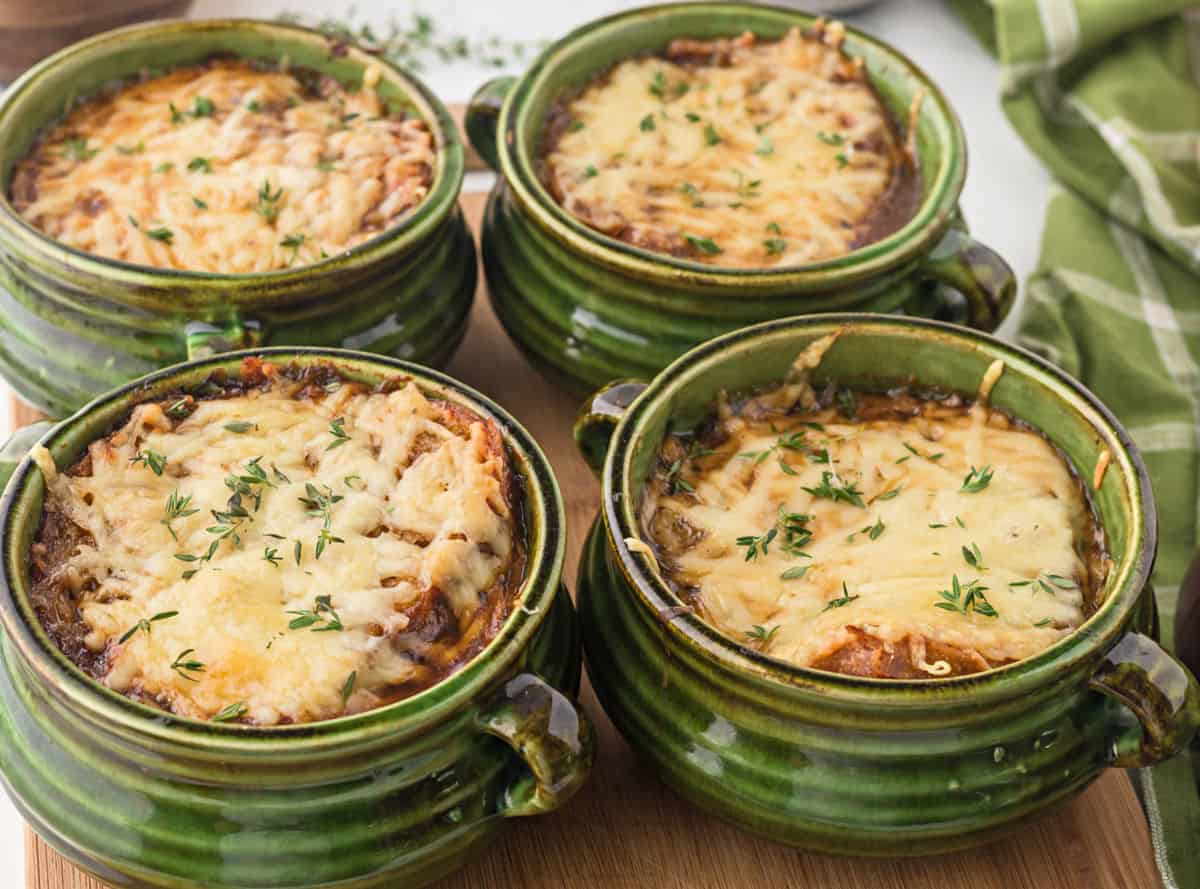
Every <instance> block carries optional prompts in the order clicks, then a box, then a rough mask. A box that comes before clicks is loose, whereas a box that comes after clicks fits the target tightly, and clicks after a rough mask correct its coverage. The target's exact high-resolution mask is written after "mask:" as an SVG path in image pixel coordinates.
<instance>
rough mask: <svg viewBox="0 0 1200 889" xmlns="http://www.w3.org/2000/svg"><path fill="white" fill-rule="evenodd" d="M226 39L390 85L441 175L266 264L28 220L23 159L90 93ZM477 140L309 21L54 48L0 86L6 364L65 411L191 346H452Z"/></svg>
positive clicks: (16, 381) (210, 25)
mask: <svg viewBox="0 0 1200 889" xmlns="http://www.w3.org/2000/svg"><path fill="white" fill-rule="evenodd" d="M217 53H225V54H230V53H232V54H234V55H236V56H239V57H242V58H247V59H254V60H261V61H265V62H271V63H278V61H279V60H280V59H281V58H283V57H285V56H286V57H287V58H288V59H289V60H290V62H291V64H293V65H302V66H306V67H309V68H313V69H316V70H318V71H321V72H323V73H326V74H329V75H331V76H333V77H335V78H337V79H338V80H339V81H341V82H342V83H344V84H346V85H347V86H350V87H357V85H358V84H359V83H360V81H361V80H362V75H363V72H364V71H365V70H366V68H367V66H369V65H376V66H378V67H379V68H380V69H381V71H382V76H381V78H380V86H379V90H380V94H381V95H382V97H383V98H384V99H385V101H388V102H389V104H391V105H392V106H394V107H396V108H399V107H401V106H407V107H408V108H409V109H410V110H413V111H415V113H417V114H419V115H420V116H421V117H422V118H424V119H425V120H426V121H427V122H428V123H429V125H430V128H431V130H432V132H433V133H434V135H435V138H436V142H437V146H438V160H437V165H436V169H435V170H434V182H433V187H432V189H431V191H430V194H429V195H428V197H426V198H425V200H424V201H422V202H421V204H419V205H418V206H417V207H416V208H415V209H414V210H412V211H411V212H410V215H409V216H407V218H406V219H405V220H404V221H402V222H401V223H400V224H399V225H397V226H395V227H393V228H390V229H388V230H387V231H386V232H384V233H383V234H381V235H380V236H378V237H376V238H374V239H373V240H371V241H368V242H367V243H365V244H362V245H360V246H358V247H355V248H354V249H352V250H349V251H347V252H346V253H342V254H339V255H337V256H335V257H332V258H330V259H328V260H325V261H323V262H320V263H317V264H315V265H309V266H303V267H300V268H296V269H286V270H283V271H277V272H266V273H260V274H251V275H217V274H208V273H203V272H183V271H174V270H167V269H153V268H147V267H145V266H136V265H130V264H128V263H123V262H118V261H115V260H110V259H105V258H103V257H98V256H94V255H91V254H86V253H82V252H80V251H77V250H74V249H72V248H69V247H66V246H64V245H62V244H59V243H57V242H55V241H54V240H52V239H50V238H48V237H46V236H45V235H43V234H41V233H40V232H38V231H37V230H36V229H34V228H32V227H31V226H29V225H27V224H26V223H25V222H24V221H23V220H22V219H21V218H20V217H19V216H18V215H17V214H16V213H15V211H14V210H13V208H12V206H11V205H10V204H9V202H8V201H7V195H8V190H9V183H10V181H11V177H12V174H13V167H14V164H15V163H16V162H17V161H19V160H20V159H21V158H22V157H23V156H24V155H25V154H26V152H27V151H28V149H29V146H30V145H31V144H32V143H33V141H34V140H35V139H36V138H37V136H38V134H39V133H40V132H41V131H42V130H43V128H44V127H45V126H46V125H47V124H50V123H53V122H54V121H56V120H57V119H58V118H59V117H60V116H61V115H62V114H63V111H64V108H66V107H68V106H69V104H70V103H71V101H72V100H73V99H75V98H77V97H81V96H88V95H90V94H92V93H95V92H96V91H97V90H99V89H100V88H102V87H103V86H105V85H107V84H111V83H113V82H115V81H119V80H121V79H124V78H128V77H132V76H136V75H137V74H138V73H139V72H142V71H144V70H160V71H161V70H169V69H171V68H175V67H178V66H181V65H189V64H197V63H200V62H203V61H204V60H205V59H208V58H210V57H212V56H213V55H214V54H217ZM462 176H463V146H462V143H461V141H460V139H459V137H458V135H457V128H456V127H455V126H454V124H453V122H452V121H451V120H450V118H449V116H448V115H447V112H446V109H445V108H444V107H443V105H442V104H441V102H439V101H438V100H437V98H435V97H434V96H433V94H432V93H430V92H429V90H428V89H426V88H425V87H424V86H423V85H422V84H421V83H420V82H419V81H417V80H416V79H415V78H413V77H411V76H410V75H408V74H406V73H404V72H402V71H401V70H399V69H397V68H395V67H393V66H391V65H389V64H387V63H386V62H384V61H382V60H380V59H378V58H377V57H375V56H371V55H369V54H367V53H365V52H363V51H361V50H358V49H353V48H348V47H346V46H344V45H338V44H335V43H333V42H331V40H330V39H329V38H327V37H325V36H324V35H321V34H319V33H317V32H315V31H310V30H307V29H304V28H298V27H294V26H290V25H282V24H276V23H271V22H261V21H249V20H220V19H215V20H207V21H171V22H164V23H155V24H148V25H139V26H135V27H131V28H124V29H121V30H117V31H110V32H108V33H106V34H101V35H99V36H97V37H93V38H90V39H88V40H85V41H83V42H81V43H77V44H75V45H74V46H71V47H68V48H67V49H65V50H62V51H61V52H59V53H57V54H55V55H53V56H51V57H50V58H48V59H46V60H45V61H43V62H41V63H40V64H39V65H37V66H36V67H34V68H33V69H31V70H30V71H29V72H27V73H26V74H25V75H24V76H23V77H21V78H20V79H19V80H18V81H17V82H16V83H14V84H13V85H12V86H11V87H9V88H8V89H7V90H5V91H4V94H3V97H2V98H0V192H2V194H3V195H4V197H3V198H0V373H2V374H3V375H4V376H5V377H6V378H7V379H8V380H9V381H10V382H11V383H12V384H13V387H14V388H15V389H16V390H17V391H18V392H19V393H20V394H21V395H22V396H23V397H24V398H25V399H27V400H28V401H30V402H31V403H33V404H35V405H37V406H38V407H40V408H42V409H44V410H47V411H49V412H50V413H52V414H55V415H58V416H63V415H64V414H65V413H67V412H69V411H71V410H74V409H75V408H77V407H79V406H80V405H81V404H83V403H84V402H86V401H88V400H90V399H91V398H93V397H95V396H96V395H98V394H100V393H101V392H104V391H106V390H108V389H110V388H112V387H113V386H116V385H119V384H121V383H124V382H126V381H128V380H130V379H133V378H135V377H138V376H141V375H142V374H145V373H148V372H150V371H152V370H156V369H157V368H160V367H164V366H166V365H169V364H175V363H176V362H179V361H183V360H184V359H186V358H189V357H197V356H200V355H204V354H209V353H211V352H212V351H214V350H217V351H219V350H228V349H235V348H242V347H249V346H257V345H302V346H308V345H317V346H343V347H347V348H353V349H362V350H365V351H370V352H378V353H383V354H388V355H393V356H395V357H398V358H404V359H408V360H413V361H418V362H420V363H423V364H435V365H436V364H439V363H441V362H444V361H446V360H447V359H448V358H449V357H450V355H451V353H452V352H453V351H454V349H455V347H456V346H457V345H458V343H459V341H460V340H461V339H462V336H463V333H464V332H465V329H466V320H467V313H468V311H469V310H470V307H471V301H472V299H473V297H474V293H475V277H476V269H475V252H474V249H475V248H474V245H473V242H472V239H471V235H470V233H469V231H468V230H467V227H466V224H465V222H464V220H463V217H462V214H461V212H460V211H459V209H458V193H459V188H460V186H461V184H462Z"/></svg>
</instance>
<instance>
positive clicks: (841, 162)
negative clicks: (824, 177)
mask: <svg viewBox="0 0 1200 889" xmlns="http://www.w3.org/2000/svg"><path fill="white" fill-rule="evenodd" d="M833 159H834V160H836V161H837V165H838V169H839V170H840V169H842V168H843V167H845V166H846V165H847V164H848V163H850V158H848V157H846V153H845V152H844V151H839V152H838V153H837V154H835V155H834V156H833Z"/></svg>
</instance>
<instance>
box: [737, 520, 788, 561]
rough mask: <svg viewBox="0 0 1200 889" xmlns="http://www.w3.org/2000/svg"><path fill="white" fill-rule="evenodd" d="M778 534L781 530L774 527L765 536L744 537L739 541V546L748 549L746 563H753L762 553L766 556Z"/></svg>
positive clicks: (749, 535) (751, 535)
mask: <svg viewBox="0 0 1200 889" xmlns="http://www.w3.org/2000/svg"><path fill="white" fill-rule="evenodd" d="M778 533H779V529H778V528H774V527H773V528H771V529H770V530H769V531H767V532H766V533H765V534H759V535H754V534H747V535H743V536H741V537H739V538H738V539H737V545H738V546H744V547H746V561H747V562H752V561H754V560H755V559H757V558H758V556H759V554H760V553H761V554H762V555H764V556H765V555H766V554H767V547H768V546H769V545H770V543H771V541H772V540H774V539H775V535H776V534H778Z"/></svg>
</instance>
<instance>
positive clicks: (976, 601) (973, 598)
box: [933, 574, 999, 617]
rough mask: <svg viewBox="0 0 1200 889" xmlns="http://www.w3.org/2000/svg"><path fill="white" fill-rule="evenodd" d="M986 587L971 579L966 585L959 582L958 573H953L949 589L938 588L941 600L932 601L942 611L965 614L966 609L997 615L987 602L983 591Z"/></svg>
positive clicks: (990, 615) (987, 615)
mask: <svg viewBox="0 0 1200 889" xmlns="http://www.w3.org/2000/svg"><path fill="white" fill-rule="evenodd" d="M986 591H987V587H985V586H983V584H981V583H980V582H979V581H978V580H972V581H971V582H970V583H968V584H967V585H966V586H963V585H962V584H961V583H959V580H958V575H957V574H955V575H953V576H952V577H951V579H950V589H948V590H939V591H938V595H939V596H940V597H941V599H942V601H940V602H934V603H933V607H934V608H941V609H942V610H943V611H953V612H955V613H956V614H962V615H964V616H965V615H966V614H967V612H968V611H974V612H975V613H976V614H979V615H982V616H983V617H998V616H999V615H998V614H997V613H996V609H995V608H993V607H992V605H991V603H990V602H988V600H987V596H985V595H984V593H985V592H986Z"/></svg>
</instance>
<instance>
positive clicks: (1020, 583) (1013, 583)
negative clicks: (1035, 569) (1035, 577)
mask: <svg viewBox="0 0 1200 889" xmlns="http://www.w3.org/2000/svg"><path fill="white" fill-rule="evenodd" d="M1008 585H1009V586H1010V587H1022V586H1033V581H1032V580H1013V581H1009V584H1008Z"/></svg>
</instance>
